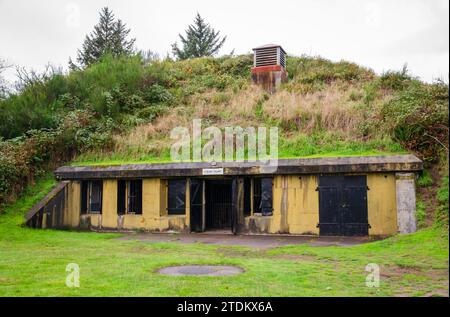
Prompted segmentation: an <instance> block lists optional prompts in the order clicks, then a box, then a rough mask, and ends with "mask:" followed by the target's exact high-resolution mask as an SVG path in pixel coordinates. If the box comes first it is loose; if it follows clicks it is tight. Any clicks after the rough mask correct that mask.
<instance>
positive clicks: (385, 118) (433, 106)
mask: <svg viewBox="0 0 450 317" xmlns="http://www.w3.org/2000/svg"><path fill="white" fill-rule="evenodd" d="M448 111H449V104H448V85H446V84H442V83H435V84H432V85H425V84H422V83H420V82H418V81H413V82H411V83H410V84H409V85H408V87H407V88H405V89H404V90H402V91H400V92H397V93H396V94H395V95H394V97H393V98H392V99H391V100H390V101H388V102H386V103H385V104H384V105H383V107H382V110H381V115H382V122H383V124H384V125H385V128H386V129H387V130H388V131H389V132H390V133H391V134H392V136H393V137H394V138H395V139H396V140H398V141H399V142H401V143H402V144H404V145H405V146H406V147H407V148H408V149H410V150H413V151H416V152H418V153H420V154H421V155H422V157H423V158H424V159H425V160H428V161H436V160H437V159H438V157H439V153H440V152H441V151H442V149H443V147H442V145H447V148H448V132H449V131H448V124H449V122H448V119H449V118H448Z"/></svg>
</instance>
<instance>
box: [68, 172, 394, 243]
mask: <svg viewBox="0 0 450 317" xmlns="http://www.w3.org/2000/svg"><path fill="white" fill-rule="evenodd" d="M142 184H143V188H142V196H143V201H142V215H133V214H127V215H123V216H122V217H120V216H118V215H117V180H104V181H103V200H102V204H103V209H102V215H83V217H89V218H90V223H91V225H92V226H94V227H98V228H105V229H107V228H119V229H146V230H150V231H166V230H176V231H186V230H188V229H189V224H190V222H189V219H190V208H189V205H190V203H189V198H190V197H189V181H188V183H187V186H186V215H174V216H169V215H167V180H161V179H158V178H150V179H144V180H143V182H142ZM367 185H368V186H369V188H370V190H369V191H368V192H367V193H368V216H369V224H370V225H371V228H370V229H369V234H370V235H391V234H395V233H396V232H397V209H396V187H395V175H394V174H369V175H367ZM68 186H69V187H68V208H67V214H66V215H65V217H64V224H65V225H67V226H72V227H77V226H79V225H80V182H77V181H73V182H70V184H69V185H68ZM317 186H318V177H317V176H316V175H301V176H300V175H289V176H282V175H280V176H276V177H274V179H273V215H272V216H257V215H252V216H249V217H245V223H246V227H247V229H249V230H250V229H252V228H253V230H254V231H255V229H256V231H258V232H267V233H292V234H319V229H318V228H317V224H318V223H319V193H318V192H317V191H316V188H317ZM283 197H285V199H283Z"/></svg>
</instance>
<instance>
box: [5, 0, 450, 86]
mask: <svg viewBox="0 0 450 317" xmlns="http://www.w3.org/2000/svg"><path fill="white" fill-rule="evenodd" d="M103 6H109V7H110V8H111V9H112V10H113V12H114V13H115V15H116V17H118V18H120V19H122V20H123V21H124V22H125V23H126V24H127V25H128V27H129V28H131V36H132V37H135V38H136V46H137V48H138V49H145V50H147V49H151V50H152V51H155V52H157V53H159V54H160V55H162V56H165V55H166V54H167V53H170V52H171V43H173V42H174V41H176V40H177V39H178V33H183V32H184V30H185V29H186V27H187V25H188V24H190V23H191V22H192V21H193V19H194V16H195V14H196V12H197V11H198V12H199V13H200V14H201V15H202V16H203V17H204V18H206V20H207V22H209V23H210V24H211V25H212V26H213V27H214V28H215V29H216V30H220V31H221V33H222V34H224V35H227V41H226V42H225V45H224V48H223V50H222V51H221V53H222V54H226V53H229V52H230V51H231V50H232V49H234V50H235V54H241V53H248V52H251V49H252V48H253V47H255V46H259V45H262V44H267V43H277V44H280V45H282V46H283V48H284V49H285V50H286V51H287V52H288V54H292V55H301V54H309V55H321V56H323V57H325V58H328V59H331V60H335V61H337V60H341V59H345V60H349V61H353V62H356V63H358V64H361V65H364V66H368V67H370V68H372V69H374V70H375V71H376V72H378V73H380V72H382V71H385V70H389V69H396V70H398V69H401V67H402V66H403V64H404V63H408V68H409V69H410V71H411V73H412V74H413V75H415V76H418V77H420V78H422V79H423V80H426V81H432V80H433V79H434V78H442V79H444V80H445V81H446V82H448V76H449V1H448V0H301V1H294V0H285V1H274V0H272V1H268V0H253V1H250V0H221V1H213V0H209V1H208V0H196V1H192V0H189V1H187V0H185V1H183V0H163V1H149V0H146V1H144V0H126V1H125V0H122V1H118V0H110V1H106V0H90V1H89V0H85V1H76V0H39V1H38V0H28V1H25V0H0V58H3V59H6V60H7V61H9V62H10V63H13V64H17V65H20V66H25V67H27V68H33V69H36V70H40V69H42V68H43V67H44V65H46V64H47V63H48V62H51V63H53V64H55V65H61V66H64V67H66V66H67V61H68V59H69V56H72V57H73V58H74V57H76V50H77V48H79V47H80V46H81V44H82V42H83V39H84V36H85V35H86V34H87V33H89V32H90V31H91V30H92V28H93V26H94V25H95V24H96V23H97V22H98V11H99V10H100V8H101V7H103ZM7 78H8V79H9V80H13V79H14V71H12V70H11V71H10V72H8V73H7Z"/></svg>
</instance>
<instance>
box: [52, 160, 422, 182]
mask: <svg viewBox="0 0 450 317" xmlns="http://www.w3.org/2000/svg"><path fill="white" fill-rule="evenodd" d="M211 167H214V168H223V175H225V176H237V175H242V176H243V175H262V174H270V175H274V174H275V175H276V174H278V175H293V174H317V173H376V172H414V171H420V170H422V161H421V160H419V159H418V158H417V157H416V156H414V155H411V154H408V155H385V156H352V157H322V158H299V159H279V160H278V166H277V169H276V171H275V172H271V173H265V172H264V171H265V169H264V165H261V164H260V163H258V162H216V163H215V165H211V163H209V162H189V163H165V164H128V165H113V166H62V167H60V168H58V169H57V170H56V171H55V175H56V177H57V178H58V179H67V180H81V179H101V178H108V179H111V178H147V177H171V176H184V177H191V176H203V169H204V168H211Z"/></svg>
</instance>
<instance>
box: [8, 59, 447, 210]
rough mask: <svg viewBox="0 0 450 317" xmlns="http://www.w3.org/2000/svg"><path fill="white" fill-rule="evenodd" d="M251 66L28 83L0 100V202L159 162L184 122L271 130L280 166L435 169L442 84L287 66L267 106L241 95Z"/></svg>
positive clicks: (121, 70)
mask: <svg viewBox="0 0 450 317" xmlns="http://www.w3.org/2000/svg"><path fill="white" fill-rule="evenodd" d="M252 62H253V58H252V56H250V55H243V56H236V57H221V58H198V59H191V60H185V61H172V60H143V59H142V58H141V57H139V56H135V57H129V58H121V59H114V58H112V57H108V56H106V57H104V58H103V60H102V61H101V62H98V63H96V64H93V65H92V66H90V67H89V68H87V69H84V70H77V71H71V72H70V73H68V74H60V73H53V74H51V75H47V76H36V77H33V78H31V79H30V80H28V81H27V82H26V83H25V84H24V85H23V88H22V89H21V91H19V92H18V93H16V94H13V95H10V96H9V97H8V98H7V99H4V100H0V136H1V138H0V202H6V201H8V200H11V199H13V198H14V197H15V196H16V194H17V193H20V192H21V190H22V189H23V188H24V186H25V185H26V184H28V183H29V182H32V181H33V179H34V178H35V177H36V176H39V175H40V174H43V173H45V171H48V170H51V169H53V168H54V167H56V166H57V165H60V164H63V163H65V164H67V163H68V162H72V164H118V163H125V162H144V161H147V162H148V161H164V160H168V159H169V150H170V144H171V140H170V138H169V136H170V130H171V129H172V128H173V127H176V126H184V127H190V126H191V124H192V119H194V118H201V119H203V124H204V126H209V125H215V126H217V127H220V128H223V127H225V126H230V125H239V126H242V127H246V126H254V127H258V126H261V125H264V126H278V127H279V131H280V140H279V154H280V156H281V157H299V156H317V155H321V156H322V155H323V156H325V155H327V156H337V155H369V154H379V153H386V154H389V153H399V152H406V151H410V152H414V153H416V154H417V155H418V156H420V157H421V158H422V159H424V160H425V161H426V162H430V164H431V163H438V162H443V161H445V160H446V154H447V152H446V148H448V126H449V124H448V110H449V103H448V84H445V83H442V82H436V83H433V84H426V83H423V82H421V81H419V80H417V79H415V78H413V77H411V76H410V75H409V74H408V72H407V71H406V70H402V71H398V72H397V71H392V72H386V73H384V74H383V75H381V76H378V75H376V74H375V73H374V72H373V71H372V70H370V69H366V68H363V67H360V66H358V65H356V64H353V63H350V62H345V61H341V62H337V63H336V62H331V61H329V60H326V59H323V58H320V57H309V56H302V57H289V58H288V60H287V70H288V73H289V81H288V82H287V83H286V84H284V85H283V86H282V87H281V88H280V89H279V90H278V91H277V92H276V93H274V94H269V93H267V92H265V91H263V90H261V89H259V88H258V87H255V86H254V85H252V83H251V79H250V68H251V67H252ZM442 165H444V164H442ZM445 173H448V172H445V171H444V174H445Z"/></svg>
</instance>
